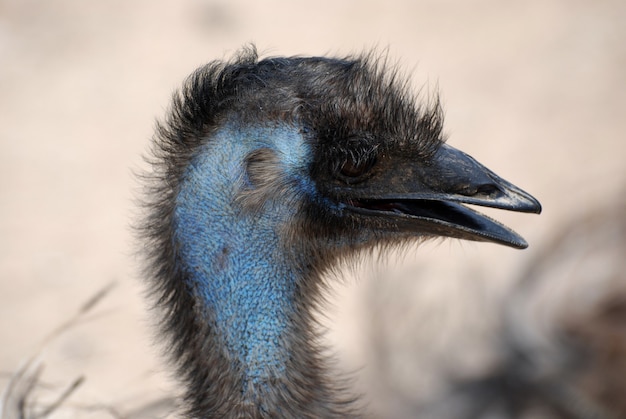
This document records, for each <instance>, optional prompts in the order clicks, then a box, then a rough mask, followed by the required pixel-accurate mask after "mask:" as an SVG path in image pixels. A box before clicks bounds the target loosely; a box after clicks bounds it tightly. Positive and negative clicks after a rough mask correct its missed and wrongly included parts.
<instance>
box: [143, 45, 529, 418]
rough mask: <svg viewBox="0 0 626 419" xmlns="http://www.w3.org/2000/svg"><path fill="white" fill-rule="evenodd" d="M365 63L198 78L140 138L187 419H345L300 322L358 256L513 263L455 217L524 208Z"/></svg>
mask: <svg viewBox="0 0 626 419" xmlns="http://www.w3.org/2000/svg"><path fill="white" fill-rule="evenodd" d="M441 130H442V114H441V110H440V108H439V105H438V102H437V101H433V103H432V105H431V106H430V107H422V106H418V105H417V104H416V100H415V98H413V97H412V96H411V95H410V94H408V93H407V87H406V84H405V83H403V82H401V81H399V80H398V77H397V74H396V72H395V71H393V70H392V69H388V68H385V67H384V66H383V65H382V64H380V63H378V62H377V60H376V59H375V58H374V57H373V56H363V57H359V58H354V59H331V58H301V57H295V58H273V59H266V60H263V61H258V59H257V57H256V54H255V53H254V52H253V51H249V52H244V53H243V54H242V55H241V56H240V57H238V58H237V59H236V60H234V61H233V62H230V63H222V62H214V63H211V64H209V65H208V66H205V67H203V68H201V69H199V70H198V71H197V72H196V73H194V74H193V75H192V76H191V77H190V78H189V80H188V81H187V82H186V84H185V86H184V87H183V90H182V91H181V93H179V94H177V95H175V97H174V104H173V107H172V110H171V112H170V115H169V117H168V118H167V120H166V121H165V122H164V123H163V124H160V125H159V127H158V130H157V135H156V138H155V150H154V154H155V157H156V160H155V164H154V167H155V174H154V175H153V176H152V180H153V182H152V183H151V184H150V190H149V202H148V207H149V209H150V211H151V213H150V217H149V219H148V221H147V222H146V224H145V229H144V231H145V237H146V239H147V243H148V246H147V247H148V251H149V257H150V260H151V278H153V281H154V282H153V284H154V288H155V295H156V298H157V301H158V304H159V306H160V307H161V308H162V309H163V312H164V328H165V330H166V333H167V334H168V335H169V337H170V339H171V340H172V343H173V345H172V348H171V352H172V356H173V358H174V360H175V361H176V362H177V365H178V368H179V373H180V374H181V377H182V380H183V382H184V384H185V386H186V394H185V398H186V400H187V402H188V408H187V415H188V416H190V417H198V418H199V417H202V418H206V417H298V418H305V417H316V418H317V417H346V416H351V415H356V411H355V409H354V407H353V403H352V399H353V397H352V396H350V395H349V392H346V391H344V389H342V388H341V386H340V385H338V384H337V383H333V382H332V380H331V378H330V377H328V376H327V373H326V370H327V366H326V363H327V360H326V359H325V357H324V356H323V355H322V353H321V352H322V351H321V348H320V346H319V344H318V343H317V342H318V336H317V334H316V332H315V327H314V320H313V319H312V315H311V311H312V308H313V307H315V306H316V305H317V304H318V303H319V302H320V299H321V297H320V290H321V288H322V287H323V286H324V284H323V283H321V280H320V276H321V274H322V273H323V272H325V271H326V270H327V269H329V267H331V266H333V264H335V263H336V262H337V261H338V260H339V259H341V258H344V257H349V256H351V255H354V254H355V253H356V252H358V251H360V250H362V249H366V248H372V247H374V246H381V245H382V246H393V245H398V244H402V243H405V242H407V241H412V240H416V239H421V238H424V237H432V236H449V237H457V238H465V239H471V240H481V241H492V242H496V243H500V244H505V245H509V246H512V247H516V248H523V247H525V246H526V243H525V242H524V240H523V239H522V238H521V237H520V236H518V235H517V234H516V233H514V232H513V231H511V230H510V229H508V228H506V227H505V226H503V225H501V224H499V223H497V222H495V221H494V220H492V219H490V218H488V217H485V216H483V215H482V214H479V213H477V212H475V211H473V210H470V209H469V208H467V207H465V206H463V205H461V204H462V203H471V204H478V205H486V206H492V207H497V208H504V209H511V210H517V211H526V212H538V211H539V210H540V206H539V203H538V202H537V201H536V200H535V199H534V198H532V197H531V196H530V195H528V194H527V193H525V192H523V191H521V190H520V189H519V188H517V187H515V186H514V185H512V184H510V183H508V182H506V181H504V180H503V179H501V178H499V177H498V176H496V175H495V174H494V173H493V172H491V171H489V170H488V169H486V168H485V167H484V166H482V165H480V164H479V163H478V162H476V161H475V160H474V159H472V158H471V157H469V156H468V155H466V154H464V153H462V152H460V151H458V150H455V149H454V148H452V147H450V146H447V145H446V144H444V141H443V136H442V132H441Z"/></svg>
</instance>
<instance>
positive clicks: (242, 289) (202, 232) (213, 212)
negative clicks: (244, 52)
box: [175, 126, 303, 392]
mask: <svg viewBox="0 0 626 419" xmlns="http://www.w3.org/2000/svg"><path fill="white" fill-rule="evenodd" d="M302 147H303V142H302V139H301V138H300V136H299V135H298V133H297V131H295V130H293V129H286V128H284V127H282V128H277V127H273V128H267V127H264V128H256V129H246V130H245V131H241V130H239V129H237V127H235V126H227V127H225V128H223V129H222V130H221V131H219V132H218V133H217V134H216V135H215V136H214V138H212V139H211V140H210V141H209V142H207V144H205V145H204V146H203V147H202V149H201V150H200V151H199V153H198V154H197V155H196V156H195V157H194V158H193V159H192V161H191V164H190V165H189V166H188V168H187V170H186V172H185V173H184V176H183V181H182V183H181V186H180V190H179V194H178V197H177V203H176V204H177V206H176V209H175V220H176V232H175V236H176V240H177V241H178V243H179V248H180V256H181V263H182V264H183V270H184V271H185V274H186V278H187V279H188V281H189V284H188V285H189V288H190V289H191V290H192V291H191V292H192V293H193V294H194V298H195V299H196V300H197V301H199V302H200V306H201V307H202V309H203V315H204V316H205V319H204V320H205V321H207V322H210V324H212V326H213V329H214V331H215V332H216V335H217V339H218V342H213V344H214V345H216V346H217V347H213V348H211V350H216V351H217V350H222V351H225V353H226V356H227V358H228V359H230V360H231V362H232V363H233V365H232V368H231V371H232V373H233V374H239V375H240V377H237V381H238V382H240V383H241V385H242V392H244V391H245V389H247V388H254V387H256V386H259V385H264V383H268V382H269V381H270V380H274V379H276V378H280V377H281V376H283V375H284V374H285V372H286V365H287V361H288V359H289V356H290V350H291V346H292V344H291V342H290V339H291V335H290V334H291V333H293V332H294V331H293V329H292V326H291V323H292V321H293V320H294V316H295V315H296V290H297V288H298V280H299V279H300V278H299V275H301V272H299V269H298V267H297V266H294V265H293V262H291V258H290V257H289V256H288V255H287V254H286V253H287V251H286V249H285V242H284V239H283V238H282V237H281V232H283V231H284V229H285V224H286V223H287V222H288V221H289V220H291V219H292V217H293V216H294V212H295V209H294V208H289V207H288V206H287V205H285V204H282V203H280V202H273V201H272V199H271V197H269V198H268V202H266V203H265V205H264V206H263V207H262V208H261V209H260V210H259V211H246V210H245V208H241V206H239V205H237V200H238V196H239V195H240V194H241V193H242V192H243V190H245V189H246V188H252V187H253V186H252V185H250V183H249V179H247V174H246V171H245V164H244V161H245V159H246V156H247V155H248V154H249V153H250V152H251V151H253V150H255V149H258V148H270V149H272V150H274V151H275V152H276V153H277V154H278V155H279V156H281V157H282V158H284V159H285V160H287V161H289V160H292V161H293V160H298V159H302V158H303V149H302ZM288 169H289V168H288V167H287V166H286V170H288Z"/></svg>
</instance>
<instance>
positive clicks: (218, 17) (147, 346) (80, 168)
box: [0, 0, 626, 417]
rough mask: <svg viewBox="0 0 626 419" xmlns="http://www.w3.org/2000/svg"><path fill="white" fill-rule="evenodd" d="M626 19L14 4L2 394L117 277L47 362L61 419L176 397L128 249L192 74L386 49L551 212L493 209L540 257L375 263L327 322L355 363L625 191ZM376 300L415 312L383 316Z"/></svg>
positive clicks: (604, 3) (564, 9) (468, 144)
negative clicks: (376, 339)
mask: <svg viewBox="0 0 626 419" xmlns="http://www.w3.org/2000/svg"><path fill="white" fill-rule="evenodd" d="M625 21H626V3H624V2H623V1H619V0H601V1H596V2H587V1H578V0H560V1H559V0H548V1H545V0H542V1H539V0H530V1H526V2H506V3H505V2H498V1H493V0H482V1H474V2H465V1H452V0H450V1H397V2H382V1H363V0H361V1H327V0H321V1H315V2H306V3H305V2H287V1H282V2H281V1H276V0H274V1H264V2H251V1H250V2H246V1H243V0H238V1H226V0H218V1H208V0H204V1H203V0H185V1H178V2H174V1H169V2H153V1H144V0H135V1H119V0H110V1H100V2H91V1H70V0H57V1H41V0H2V1H0V372H1V373H2V376H0V387H4V386H5V385H6V383H7V382H8V377H9V374H10V373H11V372H13V371H15V370H16V369H17V368H18V367H19V366H20V364H21V363H23V362H24V359H25V358H26V357H28V356H29V355H30V354H33V353H35V352H36V351H37V350H38V348H39V345H40V344H41V342H42V340H43V339H44V338H45V337H46V336H47V335H48V334H49V333H50V332H51V331H52V330H54V328H55V327H57V326H58V325H60V324H62V323H63V322H64V321H65V320H67V319H68V318H70V317H71V316H72V315H73V314H74V313H75V312H76V311H77V310H78V309H79V308H80V306H81V304H83V303H84V302H85V301H86V300H87V299H89V298H90V296H92V295H93V294H94V293H96V292H97V291H98V290H99V289H102V288H103V287H105V286H106V285H107V284H109V283H111V282H112V281H114V282H115V283H116V287H115V288H114V289H113V290H112V291H111V293H110V294H109V295H108V297H107V298H106V299H105V300H104V301H103V303H102V304H101V305H100V306H99V307H98V308H97V309H96V310H95V313H94V315H91V316H90V317H89V318H88V319H86V321H84V322H83V323H81V324H79V325H77V326H76V327H74V328H72V329H71V331H70V332H68V333H65V334H63V335H61V336H59V337H57V338H56V339H54V340H53V341H52V342H50V343H48V344H47V345H46V348H45V350H44V352H43V354H42V356H43V358H42V359H43V364H44V365H45V370H44V372H43V376H42V380H43V381H44V382H45V383H46V384H47V385H50V386H52V387H51V388H50V389H48V391H50V392H53V391H54V390H55V389H56V390H58V389H62V388H63V387H64V386H65V385H67V384H69V382H71V381H72V380H73V379H74V378H76V377H78V376H80V375H84V376H85V377H86V382H85V383H84V384H83V385H82V386H81V387H80V388H79V389H78V390H77V391H76V392H75V394H73V395H72V397H71V398H70V400H68V406H66V411H65V412H63V413H61V412H59V413H57V417H111V413H110V412H106V411H103V410H97V411H93V410H84V409H81V408H80V406H82V405H85V404H91V405H94V404H103V405H113V406H115V407H116V409H117V410H118V411H119V412H122V413H125V414H126V413H129V412H132V411H133V409H134V408H135V407H137V406H140V405H142V404H143V403H146V402H148V401H150V400H153V399H158V398H160V397H163V396H165V395H168V394H169V389H170V385H169V384H168V383H167V380H166V378H167V374H166V373H164V372H163V371H165V368H164V365H163V364H162V363H161V362H160V361H159V356H158V349H157V348H156V347H155V346H154V345H153V343H152V333H153V330H152V329H151V328H150V314H149V313H148V312H147V310H146V304H145V302H144V300H143V299H142V295H141V294H142V288H141V282H140V280H139V266H140V262H139V261H138V260H137V258H136V257H135V255H134V252H135V250H136V244H135V243H134V239H133V237H132V233H131V229H130V225H131V224H132V222H133V220H134V219H136V217H137V216H138V215H139V214H138V210H137V209H136V206H135V204H134V202H133V199H134V197H136V196H137V191H138V182H137V181H136V179H135V178H134V176H133V171H137V170H140V169H142V168H144V164H143V162H142V158H141V155H142V153H144V152H145V151H146V149H147V146H148V141H149V138H150V136H151V132H152V129H153V126H154V120H155V118H157V117H160V116H161V115H163V113H164V111H165V109H166V107H167V105H168V101H169V97H170V94H171V92H172V90H173V89H175V88H176V87H177V86H178V85H179V84H180V82H181V80H182V79H183V77H184V76H185V75H187V74H188V73H189V72H191V71H192V70H193V69H194V68H196V67H197V66H199V65H201V64H203V63H206V62H207V61H210V60H212V59H216V58H221V57H228V56H230V55H231V54H232V53H233V52H235V51H236V50H237V49H238V48H239V47H240V46H241V45H242V44H244V43H246V42H251V41H252V42H255V43H256V44H257V46H258V48H259V50H260V51H262V52H264V53H265V55H291V54H306V55H320V54H329V53H330V54H347V53H352V52H359V51H361V50H363V49H364V48H370V47H372V46H378V47H382V48H387V47H388V49H389V54H390V56H391V57H392V58H393V59H395V60H398V61H399V62H400V63H401V65H402V67H403V68H404V69H405V70H406V72H407V74H409V75H410V77H411V79H412V82H413V86H414V88H415V89H417V88H419V87H420V86H423V85H424V84H426V85H427V86H429V88H430V89H431V91H432V90H434V89H436V88H438V89H439V90H440V91H441V93H442V98H443V103H444V106H445V108H446V118H447V119H446V131H447V132H448V134H449V136H450V138H449V143H450V144H452V145H453V146H455V147H458V148H460V149H462V150H464V151H466V152H468V153H469V154H471V155H473V156H474V157H476V158H477V159H478V160H479V161H481V162H482V163H484V164H485V165H487V166H488V167H490V168H491V169H493V170H494V171H495V172H496V173H498V174H500V175H501V176H503V177H504V178H506V179H508V180H510V181H512V182H513V183H515V184H517V185H518V186H520V187H522V188H523V189H526V190H527V191H529V192H531V193H532V194H533V195H535V196H536V197H537V198H538V199H539V200H540V201H541V202H542V204H543V206H544V213H543V214H542V215H541V216H532V215H522V214H505V213H502V214H499V213H498V214H497V217H498V219H500V220H502V221H504V222H505V223H506V224H508V225H510V226H512V227H513V228H514V229H516V230H517V231H518V232H520V233H521V234H522V235H523V236H524V237H525V238H526V239H527V240H528V242H529V243H530V245H531V247H530V248H529V249H528V250H526V251H523V252H520V251H514V250H511V249H507V248H501V247H498V246H495V245H487V244H475V243H467V242H459V241H446V242H444V243H440V244H438V245H427V246H425V247H423V248H422V249H421V250H420V251H419V252H417V253H416V254H415V255H412V254H411V255H409V256H407V257H406V258H405V259H404V260H402V262H398V263H396V264H393V266H390V267H388V268H377V269H374V270H373V269H372V268H371V267H364V268H363V272H362V274H363V275H361V276H363V277H364V278H363V279H362V280H361V281H359V282H358V283H357V282H352V281H350V282H349V283H348V284H347V285H346V286H345V287H343V288H342V289H341V290H340V291H341V292H342V295H344V297H343V299H342V298H338V299H337V300H336V302H335V304H334V307H335V309H334V310H333V311H332V313H334V314H332V316H335V317H332V319H333V320H331V322H330V323H331V324H333V325H334V326H333V330H334V332H333V333H331V334H330V339H331V340H332V341H334V342H336V344H337V351H338V352H339V357H340V359H343V360H345V362H344V364H345V368H347V369H351V368H352V367H353V366H354V365H359V364H360V363H361V362H367V359H368V356H369V355H368V349H369V348H368V347H367V346H366V345H365V346H364V345H363V342H367V340H366V338H364V337H363V335H364V334H365V333H367V331H366V330H365V329H367V327H365V328H363V327H362V326H363V323H364V322H365V321H366V320H363V318H362V317H361V316H360V314H363V313H364V312H368V313H369V316H370V317H366V319H371V318H372V316H373V315H372V314H371V311H372V310H374V309H375V310H378V309H381V310H383V311H384V307H391V308H395V311H393V313H394V316H395V317H394V319H395V320H394V321H395V322H396V323H397V324H398V325H399V326H398V327H400V328H402V327H404V329H402V330H405V331H406V330H408V331H410V330H411V326H410V325H412V324H419V323H420V322H421V323H422V324H423V323H424V321H423V320H421V319H422V317H420V316H421V314H420V312H419V311H418V312H414V311H402V310H400V309H399V307H414V306H415V304H418V302H420V301H422V302H424V303H427V304H431V305H439V304H440V303H439V301H442V300H441V299H442V298H444V297H445V298H447V297H450V298H453V299H456V300H453V302H452V303H450V304H451V305H454V304H457V302H459V301H466V300H468V299H470V300H471V298H472V297H471V295H472V291H471V290H472V289H474V288H475V287H476V286H479V287H480V289H483V290H485V289H486V290H488V291H486V292H487V293H488V294H490V295H491V294H493V295H499V294H501V293H503V292H504V290H505V289H506V287H507V286H508V284H510V282H511V281H512V279H511V278H515V275H516V272H518V271H519V270H521V269H523V267H524V266H525V264H527V263H529V261H531V260H533V257H535V256H536V253H537V252H539V251H541V249H542V246H543V245H545V243H546V242H547V241H549V239H550V237H551V234H552V233H553V231H555V229H556V228H557V227H559V226H562V225H563V224H565V223H566V222H567V221H568V220H570V219H572V218H573V217H575V216H577V215H580V214H584V213H586V212H588V211H590V210H592V209H593V208H595V207H597V206H599V205H604V204H606V205H610V203H611V202H612V201H613V200H615V199H616V196H618V195H619V193H620V192H622V193H623V191H625V190H626V189H625V188H624V185H625V184H626V165H625V163H624V158H625V153H626V145H625V144H626V143H625V141H624V135H625V134H624V133H625V132H626V25H624V22H625ZM444 261H445V264H444V263H443V262H444ZM386 269H389V271H388V272H387V271H386ZM381 276H386V277H387V278H379V277H381ZM465 277H472V278H478V282H476V284H478V285H476V286H475V285H474V283H471V282H470V281H463V280H462V279H464V278H465ZM407 278H409V280H408V281H407ZM430 279H432V281H430ZM460 283H463V284H471V285H459V284H460ZM407 284H414V285H409V286H408V288H406V287H407ZM415 284H420V286H422V288H424V287H426V289H427V290H428V292H427V293H424V292H422V293H420V292H418V291H419V290H417V289H415V288H414V287H415ZM426 284H428V286H426ZM433 284H439V288H437V286H434V287H433ZM403 287H405V288H403ZM412 287H413V288H412ZM372 289H375V290H376V294H377V295H384V296H386V297H389V296H394V295H395V296H400V297H397V298H404V300H403V302H402V304H401V303H400V302H398V301H397V300H394V299H393V298H391V297H390V298H391V299H389V298H388V299H387V300H384V301H382V302H380V304H378V303H377V304H373V303H372V301H371V299H368V298H369V297H367V296H371V294H372V291H371V290H372ZM398 290H400V291H398ZM425 296H426V297H425ZM412 297H415V298H416V300H415V302H414V303H413V304H411V303H410V302H407V301H406V300H407V299H410V298H412ZM426 300H428V301H426ZM454 301H456V302H454ZM442 304H443V303H442ZM450 304H449V305H448V306H450ZM381 316H382V314H381ZM469 317H471V315H470V316H469ZM359 319H360V320H359ZM428 319H431V321H432V318H430V317H429V318H428ZM367 321H369V320H367ZM431 324H432V323H431ZM434 324H437V323H436V319H435V323H434ZM402 325H404V326H402ZM406 325H408V326H406ZM418 329H419V328H416V329H415V331H416V333H417V332H418V331H419V330H422V329H419V330H418ZM407 333H410V332H407ZM425 336H426V339H427V338H428V335H425ZM366 372H367V371H366ZM414 374H415V373H414ZM417 374H419V372H417ZM368 380H369V379H368V378H365V379H363V380H362V381H363V382H367V381H368ZM364 387H365V388H367V385H364ZM45 392H46V390H45V389H44V390H42V394H43V395H42V397H45V396H46V395H45ZM135 417H138V416H135Z"/></svg>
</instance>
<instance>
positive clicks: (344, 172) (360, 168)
mask: <svg viewBox="0 0 626 419" xmlns="http://www.w3.org/2000/svg"><path fill="white" fill-rule="evenodd" d="M375 163H376V158H375V157H373V156H372V157H368V158H361V159H358V160H355V159H354V158H350V157H348V158H347V159H346V160H345V161H344V162H343V164H342V165H341V169H340V170H339V173H340V174H341V176H342V177H344V178H346V180H348V181H353V182H354V181H357V180H360V178H362V177H363V176H364V175H366V174H367V173H368V172H369V171H370V170H371V169H372V167H374V164H375Z"/></svg>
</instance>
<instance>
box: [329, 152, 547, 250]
mask: <svg viewBox="0 0 626 419" xmlns="http://www.w3.org/2000/svg"><path fill="white" fill-rule="evenodd" d="M341 194H342V195H343V196H344V197H346V198H347V200H346V201H345V203H346V205H347V206H348V208H349V209H351V210H352V211H355V212H358V213H360V214H362V215H368V216H378V217H381V216H383V217H386V218H388V219H393V220H394V222H395V225H396V226H397V228H398V229H400V230H404V231H408V232H415V233H421V234H433V235H441V236H448V237H457V238H462V239H469V240H480V241H491V242H494V243H499V244H503V245H507V246H511V247H514V248H519V249H523V248H525V247H527V246H528V244H527V243H526V241H525V240H524V239H523V238H522V237H521V236H520V235H518V234H517V233H516V232H514V231H513V230H511V229H509V228H508V227H506V226H504V225H502V224H500V223H499V222H497V221H495V220H493V219H491V218H489V217H487V216H486V215H483V214H481V213H479V212H477V211H474V210H472V209H470V208H468V207H466V206H464V205H461V204H474V205H480V206H485V207H493V208H500V209H505V210H510V211H520V212H533V213H540V212H541V205H540V204H539V201H537V200H536V199H535V198H533V197H532V196H531V195H530V194H528V193H527V192H524V191H523V190H521V189H520V188H518V187H517V186H515V185H513V184H511V183H510V182H507V181H506V180H504V179H502V178H501V177H499V176H498V175H496V174H495V173H493V172H492V171H491V170H489V169H487V168H486V167H485V166H483V165H481V164H480V163H478V162H477V161H476V160H474V159H473V158H472V157H471V156H469V155H467V154H465V153H463V152H462V151H460V150H457V149H455V148H453V147H450V146H448V145H446V144H443V145H442V146H441V147H440V148H439V149H438V151H437V152H436V153H435V155H434V156H433V158H432V160H430V161H429V163H428V164H426V165H424V164H423V163H421V162H420V163H417V162H414V161H410V160H407V161H405V162H404V163H400V164H398V163H397V161H396V162H395V163H394V166H393V167H391V166H390V167H387V168H385V170H382V171H380V172H379V173H377V174H376V176H372V177H371V178H370V179H368V180H366V181H364V182H362V183H360V184H358V185H351V187H350V188H342V193H341Z"/></svg>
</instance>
